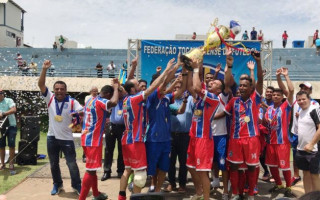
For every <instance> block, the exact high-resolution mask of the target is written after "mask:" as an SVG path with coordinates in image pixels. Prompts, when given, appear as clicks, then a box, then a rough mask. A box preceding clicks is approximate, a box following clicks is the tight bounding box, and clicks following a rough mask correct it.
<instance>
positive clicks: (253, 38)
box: [250, 27, 257, 40]
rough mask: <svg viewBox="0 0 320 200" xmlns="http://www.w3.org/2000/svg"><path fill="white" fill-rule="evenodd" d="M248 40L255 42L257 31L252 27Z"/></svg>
mask: <svg viewBox="0 0 320 200" xmlns="http://www.w3.org/2000/svg"><path fill="white" fill-rule="evenodd" d="M250 38H251V40H257V31H256V30H255V28H254V27H252V31H251V33H250Z"/></svg>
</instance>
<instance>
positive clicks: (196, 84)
mask: <svg viewBox="0 0 320 200" xmlns="http://www.w3.org/2000/svg"><path fill="white" fill-rule="evenodd" d="M201 65H202V63H200V62H199V61H193V62H192V65H191V66H192V68H193V78H192V80H193V89H194V92H195V93H196V94H197V93H199V92H201V90H202V87H201V81H200V76H199V73H200V69H201V67H200V66H201Z"/></svg>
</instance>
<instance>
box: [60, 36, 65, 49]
mask: <svg viewBox="0 0 320 200" xmlns="http://www.w3.org/2000/svg"><path fill="white" fill-rule="evenodd" d="M65 42H66V40H65V39H64V38H63V36H62V35H60V38H59V43H60V50H61V51H63V50H64V46H63V45H64V43H65Z"/></svg>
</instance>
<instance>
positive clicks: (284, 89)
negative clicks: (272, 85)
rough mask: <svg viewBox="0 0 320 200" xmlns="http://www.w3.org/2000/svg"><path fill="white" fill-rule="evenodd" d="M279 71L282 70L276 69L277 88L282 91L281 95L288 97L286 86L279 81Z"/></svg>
mask: <svg viewBox="0 0 320 200" xmlns="http://www.w3.org/2000/svg"><path fill="white" fill-rule="evenodd" d="M281 71H282V68H279V69H277V71H276V76H277V82H278V86H279V88H280V89H281V90H282V91H283V94H284V95H285V96H286V97H288V95H289V91H288V90H287V88H286V86H285V85H284V83H283V82H282V79H281Z"/></svg>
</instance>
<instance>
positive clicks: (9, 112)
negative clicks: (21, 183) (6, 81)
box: [0, 89, 17, 172]
mask: <svg viewBox="0 0 320 200" xmlns="http://www.w3.org/2000/svg"><path fill="white" fill-rule="evenodd" d="M16 111H17V109H16V104H15V103H14V102H13V100H12V99H10V98H6V97H5V95H4V92H3V91H2V90H1V89H0V119H3V118H5V117H6V116H8V119H7V120H9V125H10V126H9V127H8V130H7V131H6V132H5V134H2V133H0V134H1V136H0V159H1V166H0V171H1V170H3V169H5V162H4V157H5V147H6V139H8V146H9V169H10V170H11V171H13V172H14V165H13V163H14V156H15V141H16V135H17V122H16V117H15V115H14V113H16Z"/></svg>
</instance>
